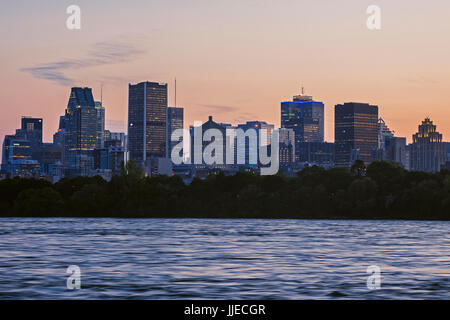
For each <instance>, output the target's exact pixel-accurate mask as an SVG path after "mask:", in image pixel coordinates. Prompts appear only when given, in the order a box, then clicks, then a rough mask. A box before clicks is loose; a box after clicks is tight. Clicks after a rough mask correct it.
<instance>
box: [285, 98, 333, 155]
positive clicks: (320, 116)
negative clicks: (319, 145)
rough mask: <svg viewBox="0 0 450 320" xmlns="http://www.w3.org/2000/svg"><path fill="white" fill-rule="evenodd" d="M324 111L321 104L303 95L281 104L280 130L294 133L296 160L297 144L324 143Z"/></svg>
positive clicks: (297, 153)
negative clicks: (283, 129)
mask: <svg viewBox="0 0 450 320" xmlns="http://www.w3.org/2000/svg"><path fill="white" fill-rule="evenodd" d="M324 109H325V107H324V104H323V103H322V102H319V101H314V100H313V98H312V97H311V96H306V95H304V94H301V95H297V96H294V98H293V101H289V102H282V103H281V128H286V129H293V130H294V132H295V153H296V160H298V157H299V152H300V149H299V143H302V142H323V141H324Z"/></svg>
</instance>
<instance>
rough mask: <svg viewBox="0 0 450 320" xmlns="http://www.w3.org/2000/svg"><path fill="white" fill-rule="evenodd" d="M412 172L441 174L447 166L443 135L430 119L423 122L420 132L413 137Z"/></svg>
mask: <svg viewBox="0 0 450 320" xmlns="http://www.w3.org/2000/svg"><path fill="white" fill-rule="evenodd" d="M412 139H413V141H412V144H411V146H410V170H412V171H426V172H439V171H440V170H441V167H443V166H445V162H446V155H445V147H444V143H443V142H442V134H441V133H439V132H438V131H436V125H434V124H433V121H431V120H430V119H429V118H426V119H425V120H424V121H422V124H421V125H419V131H418V132H417V133H415V134H414V135H413V136H412Z"/></svg>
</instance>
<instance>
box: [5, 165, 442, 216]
mask: <svg viewBox="0 0 450 320" xmlns="http://www.w3.org/2000/svg"><path fill="white" fill-rule="evenodd" d="M0 216H25V217H54V216H59V217H130V218H131V217H164V218H180V217H198V218H203V217H208V218H298V219H304V218H307V219H309V218H317V219H335V218H336V219H421V220H450V171H447V170H443V171H441V172H440V173H435V174H432V173H425V172H409V171H405V170H404V169H402V168H401V167H399V166H398V165H396V164H393V163H386V162H373V163H371V164H370V165H369V166H368V167H367V168H366V167H365V166H364V164H363V163H361V162H357V163H355V165H354V166H353V167H352V170H351V171H348V170H345V169H339V168H333V169H330V170H325V169H323V168H321V167H311V168H307V169H304V170H302V171H301V172H299V173H298V176H297V177H295V178H288V177H285V176H283V175H274V176H258V175H255V174H249V173H238V174H236V175H234V176H225V175H223V174H218V175H211V176H209V177H208V178H207V179H205V180H200V179H194V180H193V181H192V183H191V184H190V185H186V184H184V182H183V181H182V179H181V178H180V177H178V176H173V177H167V176H158V177H153V178H148V177H143V173H142V171H141V170H140V169H139V168H137V167H136V166H135V165H134V164H133V163H132V162H129V163H128V164H127V166H126V167H123V169H122V175H120V176H115V177H113V178H112V180H111V181H110V182H106V181H105V180H103V179H102V178H100V177H91V178H86V177H78V178H72V179H69V178H65V179H62V180H61V181H59V182H58V183H56V184H51V183H49V182H47V181H44V180H35V179H20V178H15V179H9V180H3V181H0Z"/></svg>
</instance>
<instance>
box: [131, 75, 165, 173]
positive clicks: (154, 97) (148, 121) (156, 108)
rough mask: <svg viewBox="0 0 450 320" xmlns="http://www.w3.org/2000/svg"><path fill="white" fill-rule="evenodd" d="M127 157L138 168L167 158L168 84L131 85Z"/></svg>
mask: <svg viewBox="0 0 450 320" xmlns="http://www.w3.org/2000/svg"><path fill="white" fill-rule="evenodd" d="M128 90H129V94H128V151H129V154H128V157H129V160H132V161H134V162H136V164H137V165H138V166H144V163H145V161H146V160H147V159H149V158H152V157H165V156H166V142H167V140H166V136H167V133H166V130H167V129H166V120H167V118H166V117H167V84H160V83H155V82H141V83H138V84H136V85H132V84H130V85H129V89H128Z"/></svg>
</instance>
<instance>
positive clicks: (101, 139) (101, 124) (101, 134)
mask: <svg viewBox="0 0 450 320" xmlns="http://www.w3.org/2000/svg"><path fill="white" fill-rule="evenodd" d="M95 110H96V113H97V142H96V145H95V147H96V148H97V149H101V148H103V147H104V146H105V108H104V107H103V105H102V103H101V102H99V101H96V102H95Z"/></svg>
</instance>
